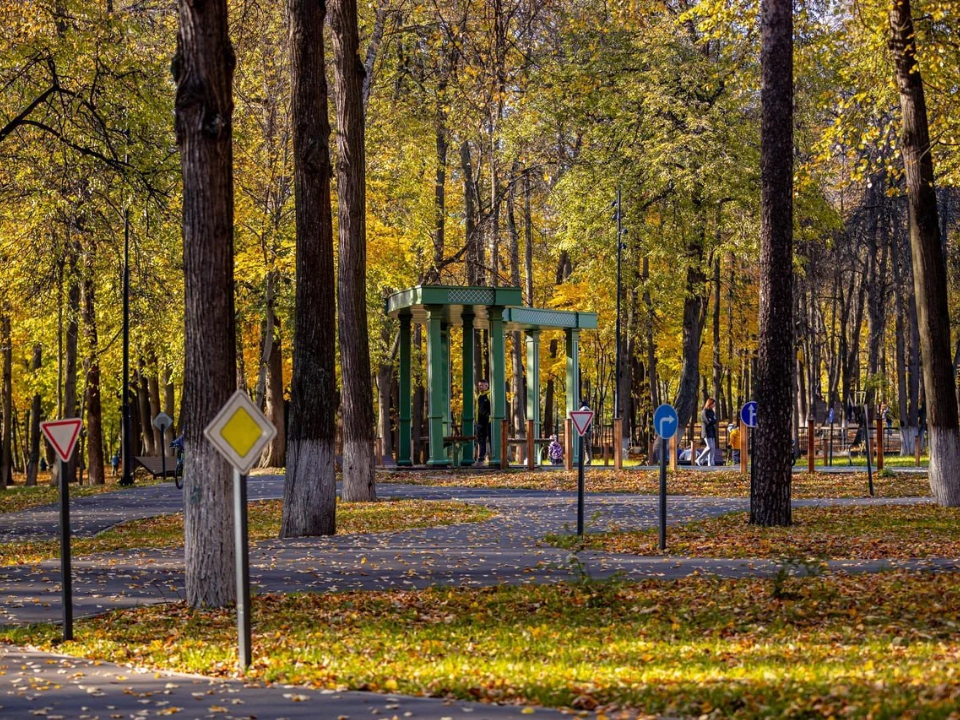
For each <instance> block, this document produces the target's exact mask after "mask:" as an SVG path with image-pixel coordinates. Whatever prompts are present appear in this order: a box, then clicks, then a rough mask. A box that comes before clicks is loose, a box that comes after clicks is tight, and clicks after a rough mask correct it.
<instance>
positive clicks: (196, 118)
mask: <svg viewBox="0 0 960 720" xmlns="http://www.w3.org/2000/svg"><path fill="white" fill-rule="evenodd" d="M178 5H179V20H180V22H179V28H178V34H177V53H176V56H175V57H174V60H173V66H172V70H173V76H174V80H175V81H176V83H177V95H176V104H175V116H176V130H177V144H178V145H179V147H180V164H181V170H182V174H183V266H184V295H185V299H186V308H185V310H186V313H185V333H184V334H185V342H184V345H185V347H184V372H183V377H184V386H183V404H182V413H183V423H182V430H183V435H184V452H185V457H186V464H185V467H184V525H185V543H184V545H185V547H184V553H185V556H186V584H187V603H188V604H189V605H191V606H193V607H200V606H211V607H220V606H223V605H226V604H228V603H231V602H234V601H235V600H236V584H235V578H234V546H233V538H232V530H233V520H234V519H233V505H232V488H231V486H232V478H233V473H232V469H231V468H230V466H229V465H228V464H227V462H226V461H225V460H224V459H223V458H222V457H221V456H220V454H219V453H218V452H217V451H216V450H215V449H214V447H213V446H212V445H211V444H210V443H208V442H207V440H206V438H204V436H203V429H204V428H205V427H206V426H207V424H209V422H210V421H211V420H212V419H213V417H214V415H216V413H217V412H218V411H219V410H220V408H221V407H223V405H224V403H225V402H226V401H227V399H228V398H229V397H230V395H231V394H232V393H233V390H234V387H235V384H236V367H237V357H236V349H237V342H236V326H235V321H234V299H233V145H232V135H233V133H232V129H233V127H232V126H233V71H234V66H235V63H236V60H235V57H234V53H233V46H232V45H231V43H230V39H229V34H228V22H227V2H226V0H203V1H202V2H201V1H200V0H179V3H178Z"/></svg>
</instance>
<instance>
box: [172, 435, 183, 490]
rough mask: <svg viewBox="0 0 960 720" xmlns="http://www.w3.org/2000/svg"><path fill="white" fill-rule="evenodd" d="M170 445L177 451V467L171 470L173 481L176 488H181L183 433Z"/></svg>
mask: <svg viewBox="0 0 960 720" xmlns="http://www.w3.org/2000/svg"><path fill="white" fill-rule="evenodd" d="M170 447H171V448H173V449H174V450H176V451H177V467H176V468H175V469H174V471H173V483H174V485H176V486H177V490H182V489H183V435H181V436H180V437H178V438H177V439H176V440H174V441H173V442H172V443H170Z"/></svg>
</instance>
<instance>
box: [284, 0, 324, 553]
mask: <svg viewBox="0 0 960 720" xmlns="http://www.w3.org/2000/svg"><path fill="white" fill-rule="evenodd" d="M288 11H289V23H290V50H291V72H292V76H293V78H292V91H293V102H292V110H291V112H292V116H293V153H294V185H295V196H296V216H297V297H296V303H297V304H296V311H295V314H294V329H293V333H294V336H293V378H292V387H291V397H290V427H289V428H288V441H287V474H286V482H285V484H284V490H283V520H282V524H281V528H280V535H281V537H298V536H305V535H332V534H333V533H334V532H336V490H337V488H336V475H335V473H336V466H335V462H336V461H335V456H336V410H337V405H336V401H335V398H336V395H337V387H336V383H337V378H336V368H335V362H336V358H335V354H334V348H335V345H336V314H335V313H336V309H335V307H336V298H335V293H334V270H333V218H332V210H331V208H330V176H331V174H332V170H331V167H330V145H329V142H330V141H329V138H330V123H329V121H328V119H327V81H326V76H325V74H324V60H323V20H324V16H325V15H326V2H325V0H289V3H288Z"/></svg>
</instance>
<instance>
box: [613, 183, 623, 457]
mask: <svg viewBox="0 0 960 720" xmlns="http://www.w3.org/2000/svg"><path fill="white" fill-rule="evenodd" d="M616 207H617V212H616V215H615V217H616V219H617V330H616V333H617V353H616V361H615V362H616V368H617V370H616V374H615V377H616V379H615V380H614V383H613V419H614V420H619V419H620V375H621V368H620V295H621V292H620V285H621V281H622V278H623V274H622V271H621V268H622V256H623V212H622V210H621V205H620V188H619V187H618V188H617V202H616ZM616 442H618V443H620V442H623V439H622V438H616Z"/></svg>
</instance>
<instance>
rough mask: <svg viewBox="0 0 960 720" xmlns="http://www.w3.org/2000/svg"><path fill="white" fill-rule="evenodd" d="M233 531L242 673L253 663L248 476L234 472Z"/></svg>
mask: <svg viewBox="0 0 960 720" xmlns="http://www.w3.org/2000/svg"><path fill="white" fill-rule="evenodd" d="M233 518H234V523H233V528H234V541H235V546H236V560H237V637H238V642H237V655H238V659H239V661H240V671H241V672H243V671H246V669H247V668H248V667H250V663H251V661H252V658H251V654H250V555H249V550H248V548H247V476H246V475H241V474H240V471H239V470H236V469H234V471H233Z"/></svg>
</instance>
